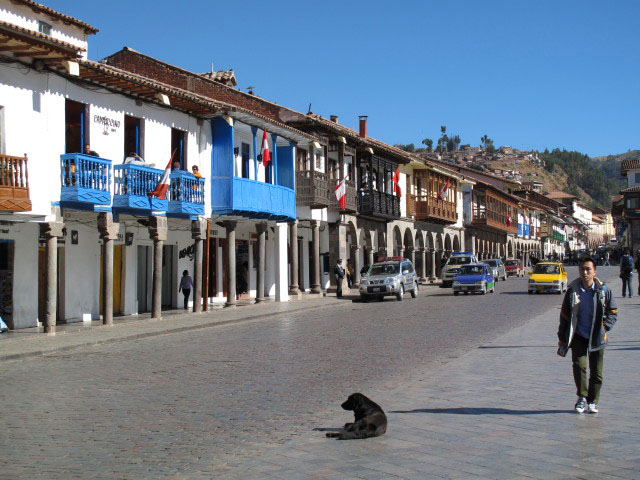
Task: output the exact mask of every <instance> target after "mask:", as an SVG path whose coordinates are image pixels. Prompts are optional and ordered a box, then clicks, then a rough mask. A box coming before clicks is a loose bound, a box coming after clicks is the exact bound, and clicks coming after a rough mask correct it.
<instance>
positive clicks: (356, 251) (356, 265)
mask: <svg viewBox="0 0 640 480" xmlns="http://www.w3.org/2000/svg"><path fill="white" fill-rule="evenodd" d="M351 252H352V258H353V270H354V272H353V282H352V283H351V287H352V288H358V287H360V268H362V267H361V265H360V248H359V247H355V248H353V249H352V250H351Z"/></svg>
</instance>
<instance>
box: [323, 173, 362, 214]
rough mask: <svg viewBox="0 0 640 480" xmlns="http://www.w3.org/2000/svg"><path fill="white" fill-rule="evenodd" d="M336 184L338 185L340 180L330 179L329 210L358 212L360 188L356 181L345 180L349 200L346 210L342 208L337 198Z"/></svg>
mask: <svg viewBox="0 0 640 480" xmlns="http://www.w3.org/2000/svg"><path fill="white" fill-rule="evenodd" d="M336 186H338V180H329V202H330V203H329V211H331V212H345V213H354V212H356V211H357V210H358V190H357V189H356V185H355V183H353V182H352V181H350V180H346V181H345V187H346V191H347V201H346V205H345V209H344V210H342V209H341V208H340V204H339V203H338V199H337V198H336V193H335V188H336Z"/></svg>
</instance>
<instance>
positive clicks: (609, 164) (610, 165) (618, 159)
mask: <svg viewBox="0 0 640 480" xmlns="http://www.w3.org/2000/svg"><path fill="white" fill-rule="evenodd" d="M638 159H640V150H630V151H628V152H626V153H619V154H618V155H607V156H604V157H594V158H593V161H594V162H596V163H597V164H598V166H599V167H600V168H601V169H602V170H603V171H604V172H605V173H606V174H607V176H608V177H609V178H610V179H612V180H614V181H616V180H617V181H618V183H619V185H620V186H621V187H622V188H624V187H625V186H626V181H625V179H624V177H622V176H620V164H621V163H622V161H623V160H638Z"/></svg>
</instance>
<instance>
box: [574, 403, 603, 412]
mask: <svg viewBox="0 0 640 480" xmlns="http://www.w3.org/2000/svg"><path fill="white" fill-rule="evenodd" d="M576 410H577V408H576ZM587 411H588V412H589V413H598V404H597V403H590V404H589V406H588V407H587Z"/></svg>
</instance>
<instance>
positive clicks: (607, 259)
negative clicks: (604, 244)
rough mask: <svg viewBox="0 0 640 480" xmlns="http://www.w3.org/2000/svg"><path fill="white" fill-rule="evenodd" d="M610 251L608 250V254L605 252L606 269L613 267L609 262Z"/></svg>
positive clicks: (603, 263) (604, 264)
mask: <svg viewBox="0 0 640 480" xmlns="http://www.w3.org/2000/svg"><path fill="white" fill-rule="evenodd" d="M609 256H610V254H609V250H607V251H606V252H604V262H602V265H603V266H604V267H610V266H611V262H610V261H609Z"/></svg>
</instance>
